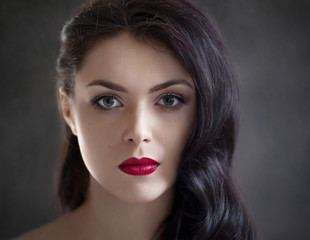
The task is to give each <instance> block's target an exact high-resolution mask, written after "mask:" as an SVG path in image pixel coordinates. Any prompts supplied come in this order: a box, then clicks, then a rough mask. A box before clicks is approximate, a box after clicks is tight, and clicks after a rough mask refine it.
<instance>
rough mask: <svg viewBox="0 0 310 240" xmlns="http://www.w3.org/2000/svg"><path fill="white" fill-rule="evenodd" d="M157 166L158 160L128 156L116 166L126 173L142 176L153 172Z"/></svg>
mask: <svg viewBox="0 0 310 240" xmlns="http://www.w3.org/2000/svg"><path fill="white" fill-rule="evenodd" d="M158 166H159V162H157V161H155V160H153V159H151V158H141V159H137V158H129V159H127V160H125V161H124V162H122V163H121V164H120V165H119V166H118V167H119V169H120V170H121V171H122V172H124V173H126V174H129V175H134V176H144V175H149V174H151V173H153V172H155V171H156V169H157V168H158Z"/></svg>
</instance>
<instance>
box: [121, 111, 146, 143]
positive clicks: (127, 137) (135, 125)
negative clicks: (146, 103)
mask: <svg viewBox="0 0 310 240" xmlns="http://www.w3.org/2000/svg"><path fill="white" fill-rule="evenodd" d="M124 120H125V122H126V128H125V130H124V134H123V140H124V141H125V142H126V143H135V144H137V145H139V144H141V143H148V142H150V141H151V140H152V131H151V125H152V123H151V120H152V118H151V116H150V115H149V114H148V112H147V110H146V109H145V108H143V107H137V108H135V109H134V110H132V111H130V112H129V113H128V114H127V116H126V119H124Z"/></svg>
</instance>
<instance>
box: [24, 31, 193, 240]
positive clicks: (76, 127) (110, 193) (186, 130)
mask: <svg viewBox="0 0 310 240" xmlns="http://www.w3.org/2000/svg"><path fill="white" fill-rule="evenodd" d="M59 94H60V95H59V96H60V97H59V99H60V104H61V107H62V112H63V116H64V118H65V120H66V122H67V124H68V125H69V127H70V128H71V130H72V132H73V134H75V135H76V136H77V138H78V142H79V146H80V150H81V154H82V157H83V160H84V162H85V165H86V167H87V168H88V170H89V172H90V175H91V179H90V188H89V192H88V197H87V200H86V202H85V203H84V204H83V205H82V206H81V207H80V208H78V209H77V210H75V211H73V212H71V213H69V214H67V215H64V216H63V217H61V218H59V219H58V220H57V221H55V222H53V223H51V224H49V225H47V226H45V227H43V228H41V229H39V230H37V231H34V232H32V233H30V234H28V235H26V237H24V238H20V239H36V238H38V239H39V238H42V237H44V238H45V239H49V238H51V239H52V238H57V237H62V238H63V237H65V238H67V239H73V238H74V239H102V237H103V238H104V239H112V240H113V239H137V240H138V239H157V238H158V235H156V232H157V230H158V227H159V226H160V224H161V223H162V221H163V220H164V219H165V218H166V217H167V216H168V214H169V212H170V211H171V205H172V202H173V196H174V189H173V185H174V182H175V179H176V175H177V168H178V164H179V161H180V157H181V154H182V150H183V149H184V146H185V144H186V142H187V139H188V138H189V136H190V134H191V130H192V129H193V125H194V117H195V106H196V102H195V101H196V100H195V99H196V96H195V88H194V82H193V80H192V78H191V77H190V75H189V74H188V73H187V72H186V71H185V70H184V68H183V67H182V66H181V64H180V63H179V61H178V60H177V59H176V58H175V57H174V56H173V55H172V54H171V53H170V52H169V51H167V50H165V49H164V48H162V47H161V46H159V45H156V44H151V43H146V42H143V41H140V40H137V39H136V38H135V37H134V36H132V35H131V34H129V33H126V32H125V33H121V34H119V35H117V36H115V37H112V38H109V39H105V40H102V41H99V42H98V43H97V44H95V46H93V47H92V48H91V49H90V51H89V52H88V53H87V55H86V56H85V58H84V61H83V63H82V65H81V67H80V69H79V70H78V72H77V75H76V82H75V88H74V95H73V96H72V97H69V96H67V95H66V93H65V92H64V91H63V90H62V89H60V92H59ZM131 157H136V158H138V159H139V158H142V157H148V158H152V159H154V160H156V161H157V162H159V163H160V165H159V167H158V169H157V170H156V171H155V172H153V173H152V174H149V175H146V176H132V175H128V174H126V173H124V172H122V171H121V170H120V169H119V167H118V166H119V165H120V164H121V163H122V162H123V161H125V160H126V159H128V158H131ZM27 237H28V238H27Z"/></svg>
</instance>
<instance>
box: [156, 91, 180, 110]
mask: <svg viewBox="0 0 310 240" xmlns="http://www.w3.org/2000/svg"><path fill="white" fill-rule="evenodd" d="M184 103H185V99H184V98H183V97H181V96H177V95H174V94H167V95H165V96H163V97H161V99H160V100H159V101H158V102H157V104H159V105H161V106H162V107H165V108H168V109H177V108H179V107H182V105H183V104H184Z"/></svg>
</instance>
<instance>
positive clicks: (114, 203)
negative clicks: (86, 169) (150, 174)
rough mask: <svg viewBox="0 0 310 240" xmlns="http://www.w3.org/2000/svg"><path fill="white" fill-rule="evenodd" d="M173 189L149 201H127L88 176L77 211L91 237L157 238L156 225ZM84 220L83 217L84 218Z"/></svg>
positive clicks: (165, 214) (163, 215) (166, 211)
mask: <svg viewBox="0 0 310 240" xmlns="http://www.w3.org/2000/svg"><path fill="white" fill-rule="evenodd" d="M173 196H174V190H173V189H172V188H171V189H170V190H168V191H166V192H165V193H163V194H162V195H161V196H160V197H158V198H157V199H155V200H153V201H151V202H142V203H140V202H139V203H128V202H124V201H122V200H121V199H119V198H117V197H115V196H114V195H112V194H110V193H109V192H107V191H105V189H103V188H102V187H101V186H100V185H99V184H98V183H97V182H96V181H95V180H94V179H92V178H91V181H90V188H89V194H88V198H87V200H86V202H85V203H84V204H83V205H82V206H81V208H80V210H79V212H80V213H81V216H82V218H84V219H85V218H87V219H85V221H84V224H85V223H86V224H87V225H86V226H85V227H87V228H88V229H89V231H87V232H89V233H90V234H91V236H92V239H100V238H102V237H103V236H104V239H137V240H140V239H141V240H142V239H143V240H146V239H148V240H151V239H152V240H153V239H160V235H161V234H160V231H159V229H160V226H161V225H162V223H163V221H164V220H165V219H166V218H167V217H168V215H169V213H170V212H171V208H172V202H173ZM86 220H87V221H86Z"/></svg>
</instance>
